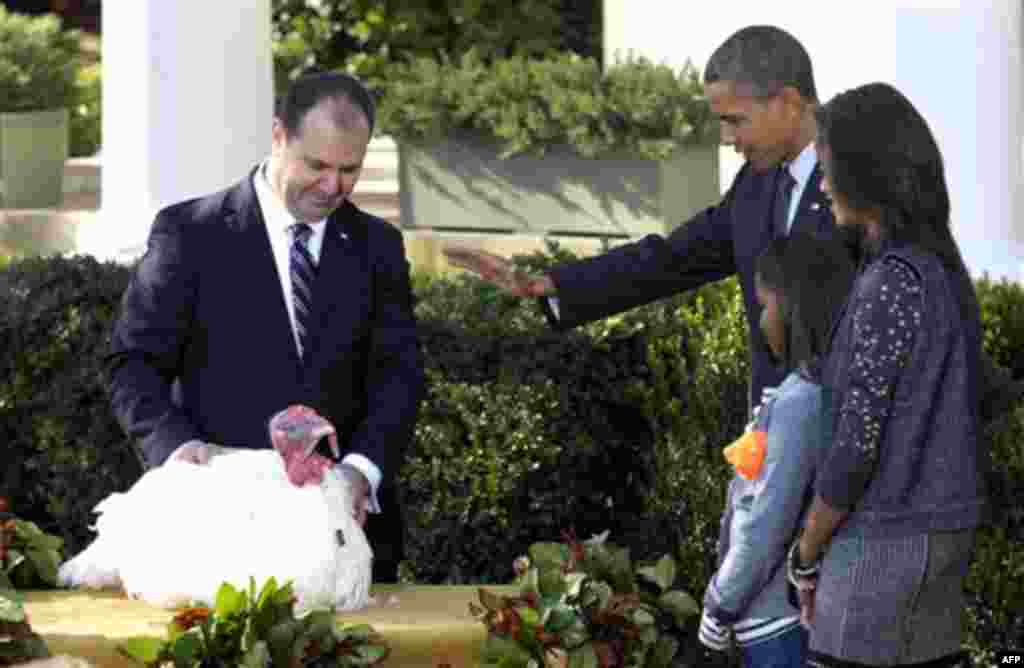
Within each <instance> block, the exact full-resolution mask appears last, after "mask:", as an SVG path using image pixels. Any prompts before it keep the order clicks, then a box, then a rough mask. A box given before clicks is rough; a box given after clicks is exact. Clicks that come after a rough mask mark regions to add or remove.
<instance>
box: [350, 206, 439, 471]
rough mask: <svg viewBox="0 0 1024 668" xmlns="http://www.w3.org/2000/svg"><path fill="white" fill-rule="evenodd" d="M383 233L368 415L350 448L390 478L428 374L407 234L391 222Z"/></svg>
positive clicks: (399, 459)
mask: <svg viewBox="0 0 1024 668" xmlns="http://www.w3.org/2000/svg"><path fill="white" fill-rule="evenodd" d="M383 236H384V245H385V250H384V252H383V253H381V254H380V255H379V256H378V258H377V262H376V263H375V268H374V278H373V286H374V287H373V312H374V315H373V325H372V327H373V330H372V333H371V343H370V348H369V360H368V361H367V365H366V369H367V378H366V392H367V397H366V400H367V418H366V420H365V421H364V422H363V423H362V424H360V425H359V427H358V428H357V429H356V431H355V433H354V434H353V437H352V441H351V446H350V452H355V453H358V454H361V455H363V456H365V457H367V458H368V459H370V460H371V461H372V462H374V463H375V464H377V466H378V467H380V468H381V472H382V475H383V478H384V479H385V480H387V479H388V478H393V476H394V475H396V473H397V468H398V467H399V466H400V465H401V462H402V459H403V456H404V453H405V450H406V448H407V446H408V444H409V442H410V441H411V439H412V433H413V428H414V426H415V423H416V414H417V411H418V409H419V402H420V399H421V397H422V394H423V389H424V377H423V364H422V359H421V357H420V350H419V339H418V337H417V335H416V321H415V317H414V315H413V300H412V286H411V282H410V280H409V263H408V262H407V261H406V259H405V247H404V244H403V243H402V236H401V234H400V233H399V232H398V231H397V230H395V229H393V228H390V226H389V227H388V229H387V230H386V232H385V233H384V235H383Z"/></svg>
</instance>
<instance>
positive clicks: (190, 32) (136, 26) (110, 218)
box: [78, 0, 273, 261]
mask: <svg viewBox="0 0 1024 668" xmlns="http://www.w3.org/2000/svg"><path fill="white" fill-rule="evenodd" d="M102 11H103V148H102V155H101V160H102V165H103V172H102V195H101V196H102V202H101V209H100V215H99V216H98V219H97V221H96V222H95V224H91V225H85V226H82V228H81V229H80V231H79V237H78V249H79V252H83V253H91V254H94V255H96V256H97V257H99V258H101V259H117V260H120V261H131V260H133V259H134V258H136V257H138V256H139V255H140V254H141V253H142V252H144V250H145V242H146V238H147V236H148V234H149V229H150V226H151V224H152V222H153V216H154V215H155V213H156V212H157V211H158V210H159V209H160V208H162V207H164V206H167V205H168V204H172V203H174V202H177V201H180V200H183V199H187V198H190V197H198V196H201V195H205V194H207V193H211V192H214V191H216V190H219V189H221V188H223V187H225V186H227V185H229V184H231V183H233V182H235V181H237V180H238V179H240V178H241V177H243V176H244V175H245V174H246V173H247V171H248V169H249V168H250V167H251V166H253V165H254V164H256V163H257V162H258V161H259V160H260V159H262V158H263V157H264V156H265V155H266V153H267V152H268V151H269V148H270V128H271V121H272V115H273V78H272V64H271V51H270V0H215V1H213V2H200V1H199V0H108V1H107V2H104V3H103V8H102Z"/></svg>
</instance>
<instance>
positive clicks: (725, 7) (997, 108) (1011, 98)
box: [605, 0, 1024, 280]
mask: <svg viewBox="0 0 1024 668" xmlns="http://www.w3.org/2000/svg"><path fill="white" fill-rule="evenodd" d="M825 5H827V7H825ZM1022 21H1024V16H1022V9H1021V3H1020V2H1019V1H1018V0H964V1H962V2H958V1H956V0H860V1H859V2H856V3H838V2H836V3H833V2H828V3H818V4H817V5H814V6H813V7H812V6H811V5H810V4H809V3H807V2H805V1H804V0H776V1H775V2H771V3H766V2H762V1H761V0H733V2H730V3H727V4H722V5H720V6H718V8H716V7H711V6H708V7H704V8H703V9H702V10H701V11H700V12H699V15H694V13H693V12H692V9H688V8H687V7H686V6H685V3H667V2H663V1H662V0H628V1H627V0H605V55H606V61H607V62H613V61H614V59H615V57H616V55H618V56H620V57H624V56H626V55H628V53H630V52H632V53H633V54H635V55H644V56H646V57H648V58H651V59H652V60H655V61H656V62H666V63H668V64H671V65H673V66H681V65H682V64H683V63H684V62H685V61H686V60H687V59H690V60H692V61H693V63H694V64H695V65H696V66H697V67H698V68H700V69H701V72H702V73H703V67H704V65H705V64H706V62H707V59H708V57H709V56H710V55H711V53H712V51H713V50H714V49H715V48H716V47H717V46H718V45H719V44H721V42H722V41H724V40H725V38H726V37H728V36H729V35H730V34H732V33H733V32H735V31H736V30H738V29H740V28H742V27H744V26H746V25H752V24H764V23H767V24H773V25H777V26H779V27H781V28H783V29H785V30H788V31H789V32H791V33H792V34H793V35H795V36H796V38H797V39H799V40H800V41H801V42H802V43H803V45H804V46H805V47H806V48H807V50H808V52H809V53H810V56H811V60H812V62H813V63H814V70H815V79H816V81H817V85H818V94H819V96H820V97H821V99H822V101H827V100H828V99H829V98H831V97H832V96H833V95H835V94H836V93H838V92H841V91H843V90H846V89H848V88H852V87H854V86H858V85H860V84H864V83H869V82H872V81H885V82H887V83H890V84H892V85H894V86H895V87H896V88H898V89H899V90H901V91H902V92H903V93H904V94H906V95H907V97H908V98H910V100H911V101H912V102H913V103H914V105H915V106H916V107H917V108H918V110H919V111H920V112H921V113H922V114H923V115H924V117H925V119H926V120H927V121H928V123H929V125H930V127H931V128H932V131H933V132H934V133H935V135H936V139H937V141H938V142H939V147H940V149H941V150H942V154H943V158H944V159H945V165H946V179H947V184H948V186H949V189H950V196H951V199H952V223H953V231H954V234H955V235H956V238H957V241H958V243H959V244H960V247H961V249H962V251H963V252H964V256H965V260H966V261H967V264H968V266H969V268H970V269H971V271H972V272H973V273H975V274H977V275H980V274H981V273H982V272H988V273H989V274H990V275H992V276H993V277H1007V278H1010V279H1012V280H1021V279H1022V278H1024V220H1022V216H1024V191H1022V186H1024V181H1022V175H1024V169H1022V161H1024V98H1022V95H1024V88H1022V84H1024V66H1022V52H1021V49H1022V48H1024V47H1022V39H1021V38H1022ZM739 164H740V163H739V160H738V159H737V157H736V156H735V154H734V153H733V152H732V151H729V150H727V149H723V155H722V160H721V165H722V187H723V188H726V187H728V185H729V184H730V183H731V182H732V177H733V176H734V174H735V172H736V170H737V169H738V168H739Z"/></svg>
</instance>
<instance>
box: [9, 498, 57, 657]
mask: <svg viewBox="0 0 1024 668" xmlns="http://www.w3.org/2000/svg"><path fill="white" fill-rule="evenodd" d="M62 543H63V541H61V539H60V538H56V537H54V536H50V535H49V534H46V533H44V532H43V531H41V530H40V529H39V527H37V526H36V525H35V524H33V523H31V522H24V521H21V520H18V519H16V518H15V517H14V515H12V514H11V513H10V512H9V511H8V504H7V501H6V500H5V499H0V666H6V665H13V664H16V663H22V662H24V661H28V660H30V659H36V658H42V657H47V656H49V655H50V652H49V650H48V649H47V647H46V643H45V642H44V641H43V639H42V637H41V636H39V635H38V634H37V633H35V632H34V631H33V630H32V626H31V624H30V623H29V618H28V615H27V614H26V613H25V608H24V606H23V605H22V598H21V595H20V594H19V593H18V591H17V590H16V589H15V585H17V586H18V587H20V588H28V587H33V586H37V585H38V584H40V583H42V584H46V585H50V586H53V585H54V584H56V580H57V565H58V564H59V563H60V549H61V545H62Z"/></svg>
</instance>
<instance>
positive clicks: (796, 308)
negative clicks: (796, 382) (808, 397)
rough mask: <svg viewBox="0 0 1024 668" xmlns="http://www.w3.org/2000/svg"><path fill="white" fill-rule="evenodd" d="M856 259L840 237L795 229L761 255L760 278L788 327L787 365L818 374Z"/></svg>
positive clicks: (851, 283) (785, 362)
mask: <svg viewBox="0 0 1024 668" xmlns="http://www.w3.org/2000/svg"><path fill="white" fill-rule="evenodd" d="M856 269H857V268H856V265H855V264H854V261H853V258H852V257H851V255H850V252H849V250H848V249H847V247H846V246H845V245H844V244H843V243H842V241H841V240H840V239H839V238H834V239H829V240H824V239H818V238H816V237H813V236H811V235H809V234H801V233H795V234H793V235H791V236H789V237H782V238H778V239H775V240H773V241H772V242H771V243H770V244H769V245H768V248H766V249H765V251H764V252H763V253H761V256H760V257H759V258H758V260H757V278H758V280H759V281H760V282H761V285H762V287H764V288H765V289H767V290H770V291H772V292H774V293H775V294H776V295H777V296H778V298H779V302H780V306H781V307H782V308H781V311H782V321H783V326H784V328H785V332H786V354H785V357H784V359H783V360H782V362H783V365H784V366H785V368H786V370H787V371H789V370H793V369H800V370H801V371H802V372H803V373H804V374H805V375H807V376H809V377H810V378H812V379H815V380H816V379H817V376H818V363H819V361H820V359H821V358H822V357H823V356H824V355H825V353H827V352H828V348H829V335H830V333H831V331H832V325H833V324H834V323H835V321H836V318H837V316H838V314H839V310H840V308H841V307H842V305H843V304H844V303H845V302H846V298H847V296H848V295H849V294H850V290H851V289H852V288H853V281H854V278H855V276H856Z"/></svg>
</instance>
